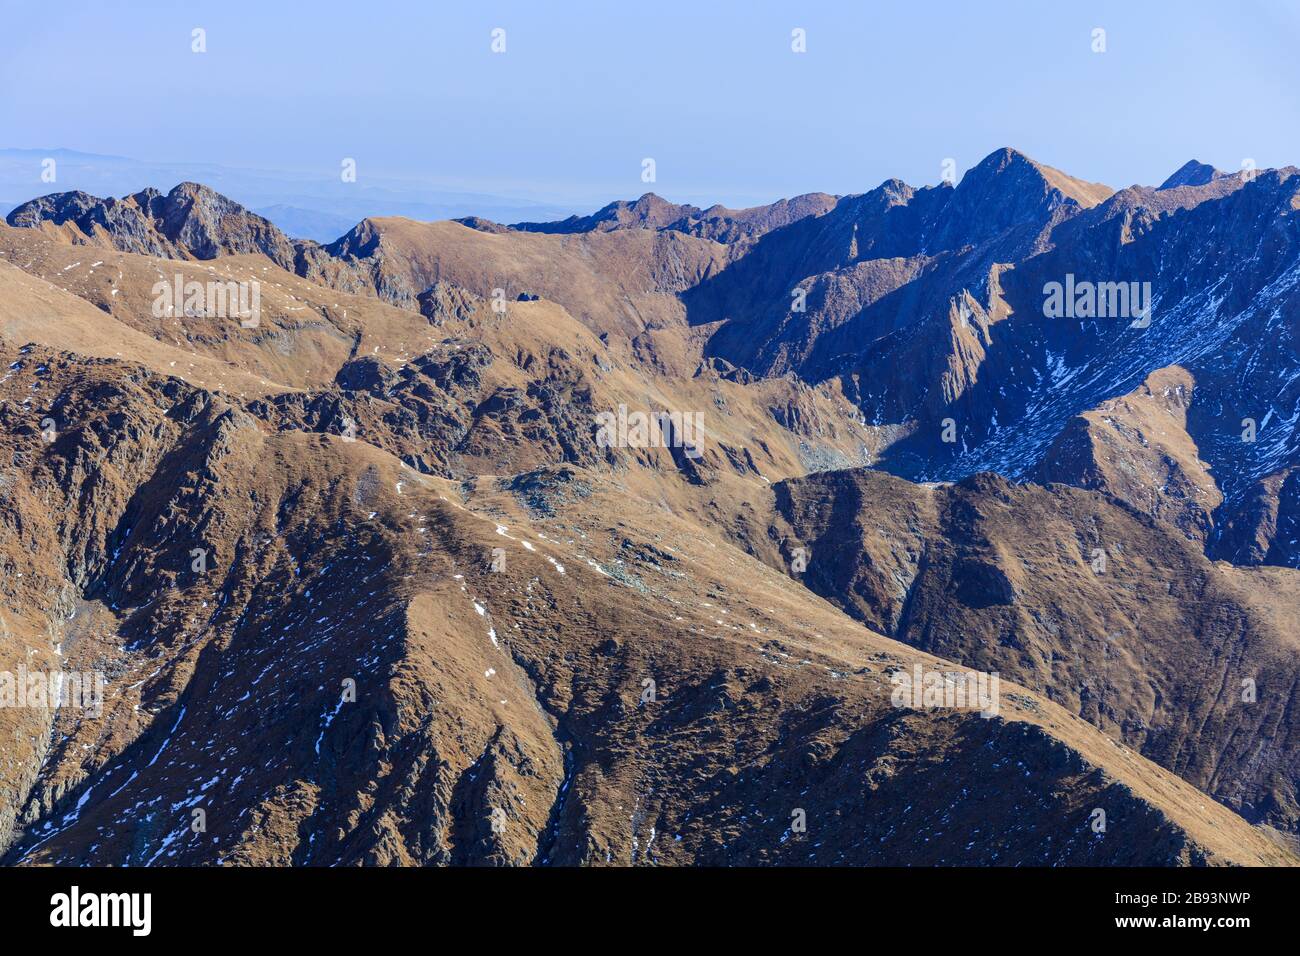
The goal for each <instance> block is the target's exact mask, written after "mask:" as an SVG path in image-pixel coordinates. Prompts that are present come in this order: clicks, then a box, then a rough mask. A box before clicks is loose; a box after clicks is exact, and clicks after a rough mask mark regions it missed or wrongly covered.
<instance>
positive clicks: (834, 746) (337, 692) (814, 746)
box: [0, 353, 1293, 865]
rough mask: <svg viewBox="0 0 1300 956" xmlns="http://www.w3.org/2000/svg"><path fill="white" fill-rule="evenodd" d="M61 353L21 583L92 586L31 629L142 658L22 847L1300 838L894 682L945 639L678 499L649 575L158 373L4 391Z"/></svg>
mask: <svg viewBox="0 0 1300 956" xmlns="http://www.w3.org/2000/svg"><path fill="white" fill-rule="evenodd" d="M28 362H39V363H41V366H42V367H44V368H45V369H46V371H45V372H43V373H40V375H41V377H42V379H43V381H42V383H41V385H42V390H43V391H44V392H46V393H47V394H48V395H49V398H50V399H51V401H52V403H53V404H55V405H57V406H59V407H60V408H62V409H63V410H64V414H65V416H66V417H67V418H68V419H69V420H72V421H75V422H77V423H78V425H77V426H76V427H75V428H71V429H69V430H68V431H66V432H65V433H63V434H62V435H61V436H60V437H59V438H58V439H57V440H56V441H55V442H53V443H52V444H49V445H42V443H41V440H40V438H39V436H38V435H37V434H35V432H34V431H32V430H27V431H24V430H23V429H21V428H19V429H14V428H8V429H5V431H4V434H5V436H6V438H5V440H6V442H7V443H10V444H11V448H10V452H11V453H13V452H18V453H19V456H20V458H21V459H22V460H24V461H25V463H26V464H25V467H24V468H23V469H22V471H21V473H20V474H19V475H18V476H17V480H16V481H15V482H14V483H13V484H12V486H11V487H10V488H9V489H8V490H9V494H10V495H11V500H14V501H16V502H18V503H20V510H19V511H18V512H16V513H21V514H28V513H32V511H31V509H30V508H29V507H28V505H29V503H32V502H35V501H37V500H40V501H43V502H45V509H43V510H44V511H45V512H46V513H47V514H48V515H50V518H48V519H46V520H45V521H43V522H38V523H36V524H34V525H32V526H30V527H28V528H26V529H25V534H26V535H27V536H28V537H29V539H30V540H29V543H28V544H26V545H24V546H17V545H18V540H19V539H18V538H17V535H18V534H19V530H20V529H19V528H18V527H15V525H14V524H13V523H12V519H13V517H14V515H15V512H6V522H5V524H4V526H3V529H4V530H3V538H2V539H0V541H2V542H3V543H2V544H0V550H2V551H3V553H4V555H5V560H6V562H7V563H9V564H10V566H11V567H13V568H15V569H21V570H22V571H24V572H25V573H24V576H23V578H22V579H18V578H16V577H14V576H9V577H8V580H11V581H13V580H22V581H23V584H22V585H21V587H22V588H23V589H25V590H26V591H27V592H28V594H29V595H30V596H32V597H35V596H36V594H37V593H39V592H40V591H41V590H42V589H52V590H54V591H56V592H58V593H59V594H60V595H61V597H60V604H61V610H60V611H58V612H57V613H51V614H49V615H48V617H47V618H46V620H45V621H43V622H42V621H40V620H38V619H34V620H30V621H24V623H25V624H26V625H27V628H26V629H25V640H24V643H25V644H26V645H27V646H28V647H29V648H30V651H31V652H32V653H29V654H28V656H29V657H31V658H33V660H42V661H43V662H48V663H53V661H52V660H51V658H52V656H53V653H54V652H53V650H52V648H53V647H59V649H60V650H61V653H62V654H63V659H64V660H66V661H67V662H68V663H69V664H71V663H75V664H76V665H77V666H80V667H92V666H99V667H106V668H109V669H111V673H112V675H113V680H112V681H111V686H112V690H111V691H110V693H109V694H108V695H107V699H106V705H105V710H104V714H103V715H102V716H101V717H99V718H94V717H89V716H86V715H82V714H78V713H75V712H64V713H60V714H57V715H51V717H52V718H53V719H54V720H55V721H57V725H56V729H55V732H54V734H53V735H52V737H51V738H50V740H51V746H50V749H49V750H48V751H47V752H41V750H40V748H39V746H34V747H33V749H32V750H31V751H29V752H21V751H20V752H19V753H18V754H17V755H16V757H17V760H18V762H19V763H20V764H22V765H23V767H24V768H25V770H26V773H25V775H24V776H23V777H22V781H23V782H25V781H26V780H30V779H31V776H32V774H31V770H32V768H33V767H34V766H35V765H37V764H38V763H40V764H41V765H42V768H43V769H42V772H41V775H40V777H39V781H38V783H37V785H36V786H35V787H34V789H33V790H32V792H31V795H30V797H29V798H27V799H20V802H19V805H20V806H21V811H20V813H21V819H22V821H23V823H24V824H26V829H25V832H24V833H22V834H21V835H19V836H18V838H17V840H16V842H15V844H14V846H13V847H12V848H11V850H10V852H9V855H8V859H9V861H10V862H27V863H34V862H45V863H55V862H72V861H76V862H92V863H114V864H133V865H159V864H168V863H216V862H223V863H279V864H287V863H297V864H322V865H323V864H340V863H342V864H355V863H381V864H382V863H408V864H409V863H452V864H456V863H482V864H498V865H500V864H520V863H580V862H582V863H613V862H619V863H649V864H659V863H665V864H671V863H689V862H696V863H722V862H730V863H760V862H767V863H780V862H787V863H788V862H804V863H832V862H840V863H871V862H885V861H889V862H899V861H906V862H911V863H919V864H927V863H979V862H984V863H1005V862H1011V861H1015V862H1025V861H1035V862H1042V863H1119V862H1127V863H1164V864H1169V863H1216V862H1238V863H1264V862H1269V863H1287V862H1292V861H1293V858H1291V857H1289V856H1288V855H1287V854H1286V853H1285V851H1283V850H1281V849H1279V848H1277V847H1276V846H1275V845H1273V844H1271V843H1270V842H1269V841H1268V840H1267V839H1265V838H1264V837H1263V836H1262V835H1261V834H1259V833H1257V832H1254V831H1252V830H1251V829H1250V828H1249V827H1247V826H1246V825H1245V824H1244V823H1242V822H1241V821H1240V820H1239V819H1236V818H1234V817H1233V816H1232V815H1231V814H1230V813H1229V812H1228V811H1227V810H1225V809H1224V808H1222V807H1219V806H1217V805H1215V804H1214V803H1212V802H1211V801H1208V800H1206V799H1205V798H1204V797H1202V796H1200V795H1198V794H1196V792H1195V791H1193V790H1192V789H1191V788H1189V787H1187V786H1186V785H1185V784H1181V783H1179V782H1178V781H1176V780H1175V779H1174V778H1172V777H1170V776H1168V775H1166V774H1163V773H1162V772H1161V771H1159V770H1156V769H1155V768H1153V767H1151V766H1150V765H1149V764H1147V763H1146V762H1144V761H1142V760H1141V759H1140V758H1138V757H1136V755H1134V754H1132V753H1131V752H1128V751H1124V750H1121V749H1119V748H1116V747H1115V746H1114V745H1113V744H1110V743H1109V742H1107V741H1105V740H1104V739H1103V738H1101V737H1100V736H1099V735H1097V734H1096V733H1095V731H1092V730H1091V729H1090V728H1088V727H1087V726H1086V725H1084V724H1082V723H1080V722H1079V721H1077V720H1074V719H1072V718H1070V717H1068V716H1066V715H1065V714H1064V713H1063V712H1062V711H1060V710H1059V708H1056V707H1054V706H1053V705H1051V704H1049V703H1047V702H1045V701H1042V700H1040V699H1037V698H1035V697H1034V696H1033V695H1032V694H1030V693H1028V692H1025V691H1020V690H1016V689H1014V688H1011V689H1010V690H1011V691H1012V692H1011V693H1008V694H1006V695H1004V698H1003V700H1004V704H1003V706H1004V708H1005V709H1004V713H1003V716H1001V717H997V718H993V719H989V720H983V719H981V718H980V717H978V716H976V715H975V714H972V713H965V714H963V713H960V712H958V713H954V712H951V711H947V710H942V709H941V710H938V711H935V710H925V709H920V710H909V709H900V708H896V707H893V706H891V705H890V704H889V699H890V689H889V683H888V673H889V672H890V671H891V670H892V669H894V668H897V667H905V666H909V665H911V664H912V663H913V662H914V661H917V662H922V663H924V664H928V665H929V666H940V667H941V666H944V665H943V664H942V662H940V661H937V660H935V659H933V658H929V657H927V656H923V655H917V654H916V653H915V652H911V651H909V650H907V649H906V648H903V647H902V646H901V645H897V644H894V643H893V642H890V641H888V640H885V639H883V638H881V637H879V636H876V635H873V634H871V633H870V632H868V631H866V630H863V629H862V628H860V627H858V626H855V625H852V624H850V623H849V622H848V621H847V620H845V619H844V618H843V617H842V616H840V615H838V613H837V612H834V611H833V610H831V609H830V608H828V607H826V606H825V605H822V604H821V603H820V602H818V601H816V599H814V598H811V597H810V596H808V594H807V592H806V591H803V590H802V589H801V588H799V587H798V586H797V585H796V584H795V583H794V582H791V581H789V580H788V579H786V578H784V577H783V576H781V575H776V574H773V573H771V572H766V571H764V570H763V569H762V568H761V567H760V566H758V565H757V564H755V563H753V562H752V561H749V560H748V559H745V558H744V557H743V556H742V555H740V554H739V553H737V552H730V553H727V552H723V553H721V554H718V553H709V552H711V551H714V550H715V549H714V548H709V547H708V543H707V541H706V540H704V539H701V537H700V532H699V531H698V530H697V529H695V528H694V527H692V526H690V525H687V524H683V523H679V522H676V521H674V520H673V519H671V517H668V516H665V517H664V518H663V519H661V520H660V522H659V530H658V531H657V532H653V533H644V532H643V533H640V534H637V533H635V532H630V527H631V524H630V523H639V519H640V516H639V515H637V514H635V510H636V506H635V504H634V503H633V502H629V501H628V499H627V498H626V497H624V496H621V495H618V494H606V495H604V496H603V497H602V507H605V508H608V507H616V502H619V501H622V502H623V503H624V504H623V506H622V507H624V508H627V507H629V505H631V507H632V510H631V511H630V512H629V513H628V514H627V519H626V521H627V522H629V523H624V522H620V523H624V527H625V528H628V529H629V530H628V531H627V532H625V533H627V534H631V535H633V536H634V539H635V542H636V543H635V544H634V547H639V548H641V549H645V550H647V553H648V549H651V548H657V549H658V551H659V553H661V554H663V555H665V557H661V558H659V559H656V560H644V559H643V560H642V561H639V562H636V563H635V564H631V563H628V562H623V565H622V567H621V568H620V569H619V572H618V573H619V574H620V577H617V578H616V577H615V576H614V568H615V565H614V564H613V563H612V557H611V555H610V554H609V553H608V545H605V544H602V543H601V542H599V541H596V540H588V539H587V538H580V539H573V540H570V538H571V536H570V535H566V534H565V530H564V528H563V525H558V526H557V524H555V523H551V524H547V525H546V528H547V530H546V531H542V530H541V528H540V527H537V526H533V525H531V524H530V523H525V524H523V525H520V524H517V523H511V524H509V525H507V524H505V523H504V522H501V521H494V520H492V519H490V518H488V517H486V516H484V515H477V514H475V513H473V511H472V510H469V509H467V508H466V507H465V506H462V505H460V504H459V503H458V502H457V500H456V498H457V497H459V495H458V492H457V490H456V487H455V486H453V485H450V484H444V483H441V482H439V481H438V480H436V479H430V478H425V477H422V476H420V475H418V474H416V473H414V472H412V471H410V470H409V469H405V468H404V467H403V466H402V465H401V464H400V463H399V462H397V461H396V460H395V459H393V458H391V457H389V456H387V455H385V454H384V453H382V452H380V451H378V450H377V449H373V448H371V447H369V446H367V445H365V444H364V443H362V442H354V443H346V442H343V441H341V440H340V439H337V438H332V437H327V436H318V435H309V434H305V433H301V432H278V433H277V432H271V431H268V430H266V429H265V428H264V426H262V425H260V424H259V423H258V422H257V420H256V419H254V418H252V417H250V416H249V415H248V414H247V413H245V412H243V411H241V410H240V409H239V408H237V407H235V406H231V405H229V404H227V403H226V402H224V401H222V400H221V399H219V398H215V397H213V396H211V395H209V394H208V393H205V392H202V391H201V390H197V389H193V388H191V387H189V386H186V385H184V384H182V383H179V382H177V381H176V380H174V379H171V380H169V379H165V378H161V377H157V376H152V375H149V374H147V373H145V374H143V375H142V374H140V373H138V372H132V371H131V370H130V366H126V365H121V366H117V365H116V363H114V365H112V366H107V365H103V364H100V365H87V364H84V363H81V362H79V361H78V360H76V359H71V358H62V359H61V358H58V357H56V356H54V355H52V354H48V355H47V354H34V353H33V354H31V355H30V356H28V357H25V361H24V362H23V365H22V367H21V369H20V370H19V371H20V375H19V376H18V377H15V378H14V379H12V380H11V381H10V382H9V383H6V385H5V386H4V389H5V403H4V405H3V406H0V409H8V408H10V407H11V404H10V403H11V402H12V398H11V397H10V396H15V395H19V394H23V393H25V392H27V391H28V390H29V389H28V385H29V384H30V383H29V382H28V381H27V378H28V376H31V375H33V374H36V373H34V371H33V370H32V368H31V366H30V365H29V364H28ZM115 421H116V422H118V424H116V425H112V424H110V423H112V422H115ZM142 442H143V444H142ZM95 459H99V460H100V461H101V462H103V461H105V459H107V460H111V461H113V462H114V463H115V466H114V467H112V468H105V467H104V466H103V465H102V464H101V466H100V467H99V468H98V469H91V468H88V467H87V466H88V465H89V464H90V463H91V462H92V461H93V460H95ZM589 480H592V481H596V480H598V479H597V478H596V476H594V475H593V476H591V478H590V479H589ZM74 501H75V502H79V503H80V506H74V505H73V504H72V503H73V502H74ZM469 504H470V505H473V501H472V500H471V501H470V502H469ZM584 513H587V514H592V512H591V510H590V509H586V510H585V512H584ZM616 520H617V519H616ZM512 521H513V519H512ZM604 523H605V524H606V526H608V519H605V522H604ZM651 537H653V538H654V539H656V540H655V541H653V542H652V541H651ZM195 547H199V548H202V549H204V550H205V552H206V555H207V563H206V566H205V568H204V569H203V570H196V568H195V567H194V565H193V563H192V562H191V560H190V553H191V551H192V549H193V548H195ZM493 547H501V548H504V549H506V555H507V557H506V563H505V566H504V569H503V570H501V571H497V572H494V571H492V570H491V569H490V567H489V565H490V563H491V556H492V550H491V549H492V548H493ZM50 550H53V551H54V553H55V554H56V555H57V556H59V557H61V558H62V560H57V559H56V560H54V561H48V562H40V563H39V564H40V569H44V573H43V574H40V575H37V571H38V570H39V569H38V562H37V561H36V560H35V558H36V557H37V556H39V555H40V554H41V553H42V552H46V553H48V552H49V551H50ZM624 553H626V549H624ZM669 555H671V560H672V562H673V563H674V564H677V565H678V567H677V568H676V569H675V570H676V574H670V575H665V574H663V573H662V572H656V570H655V568H656V566H657V565H658V564H659V562H660V561H663V560H668V557H667V556H669ZM607 562H609V564H608V567H609V568H610V569H611V570H609V571H606V570H604V568H605V567H606V563H607ZM639 579H645V581H647V582H650V583H648V584H647V583H644V582H643V584H642V586H641V587H638V586H636V583H635V582H636V581H637V580H639ZM701 595H709V596H710V597H711V598H712V600H710V601H708V602H703V603H702V602H700V600H699V598H700V596H701ZM30 606H31V607H32V608H36V607H39V606H40V603H39V602H33V603H32V604H31V605H30ZM51 610H53V609H51ZM31 616H32V617H33V618H35V617H36V615H35V614H34V613H33V614H32V615H31ZM724 619H727V620H724ZM78 627H79V628H80V630H78ZM22 646H23V645H22V644H19V645H18V646H17V647H15V646H13V641H12V639H11V640H10V641H8V642H6V653H7V654H8V655H9V656H10V657H12V655H13V654H14V653H15V652H17V651H19V650H21V648H22ZM65 666H66V665H65ZM647 681H653V684H652V685H650V684H647ZM651 686H653V687H654V688H655V691H654V693H653V694H651V695H650V696H648V697H647V696H645V695H646V691H647V688H648V687H651ZM6 720H7V718H6ZM34 741H35V742H36V743H37V744H39V735H35V736H34ZM92 742H93V746H89V747H87V746H83V744H91V743H92ZM20 789H21V788H20ZM1097 808H1101V809H1104V810H1105V812H1106V814H1107V819H1108V821H1109V822H1108V825H1107V829H1106V830H1105V832H1102V833H1098V832H1094V830H1093V829H1092V828H1091V826H1090V822H1091V820H1092V819H1093V814H1094V810H1095V809H1097ZM195 811H202V812H201V813H196V812H195ZM796 819H799V820H802V819H806V820H807V822H808V827H807V831H806V833H805V832H803V830H802V827H798V828H795V827H792V821H793V820H796ZM997 820H1005V821H1012V820H1014V824H1012V825H996V824H995V823H994V822H993V821H997ZM196 821H198V822H196Z"/></svg>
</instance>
